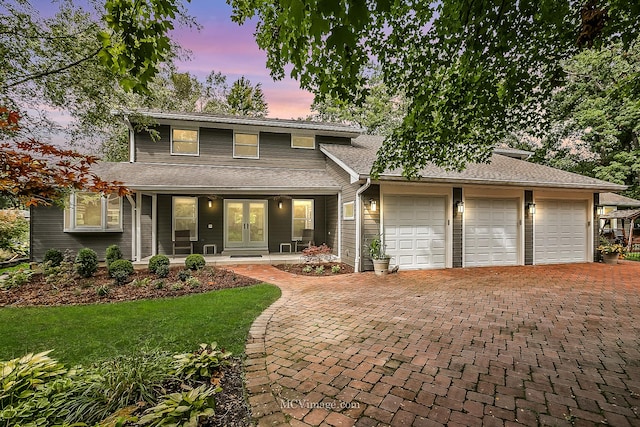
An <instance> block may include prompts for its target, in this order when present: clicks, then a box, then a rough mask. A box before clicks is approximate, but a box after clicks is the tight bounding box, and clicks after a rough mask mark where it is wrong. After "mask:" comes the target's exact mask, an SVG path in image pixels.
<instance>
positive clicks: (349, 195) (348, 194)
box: [327, 160, 360, 267]
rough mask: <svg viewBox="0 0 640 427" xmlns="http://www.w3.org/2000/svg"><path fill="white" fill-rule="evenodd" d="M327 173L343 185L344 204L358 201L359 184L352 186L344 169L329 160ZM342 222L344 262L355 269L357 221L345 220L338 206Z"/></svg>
mask: <svg viewBox="0 0 640 427" xmlns="http://www.w3.org/2000/svg"><path fill="white" fill-rule="evenodd" d="M327 172H329V174H331V176H332V177H333V178H334V179H335V180H336V181H338V183H340V185H341V191H342V203H343V204H344V203H347V202H353V201H355V199H356V191H357V190H358V188H359V187H360V186H359V185H358V184H351V183H350V177H349V174H348V173H347V172H345V171H344V169H342V168H340V167H339V166H338V165H336V164H335V163H334V162H333V161H331V160H327ZM338 209H339V212H340V220H341V221H342V236H341V237H342V262H344V263H345V264H349V265H350V266H352V267H355V263H356V220H355V219H354V220H345V219H343V213H342V206H338Z"/></svg>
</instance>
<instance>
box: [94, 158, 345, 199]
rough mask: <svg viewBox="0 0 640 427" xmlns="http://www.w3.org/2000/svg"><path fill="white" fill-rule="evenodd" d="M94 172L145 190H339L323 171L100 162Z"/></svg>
mask: <svg viewBox="0 0 640 427" xmlns="http://www.w3.org/2000/svg"><path fill="white" fill-rule="evenodd" d="M93 170H94V171H95V172H96V173H97V174H98V175H99V176H100V177H101V178H102V179H106V180H118V181H122V182H124V185H126V186H127V187H129V188H131V189H134V190H146V191H172V192H188V193H198V192H202V193H205V192H215V193H218V194H228V193H238V194H239V193H244V194H251V193H265V192H268V193H271V194H282V193H284V194H305V193H306V194H309V193H311V194H335V193H337V192H338V190H339V189H340V186H339V185H338V183H337V182H336V181H335V180H334V179H333V178H331V177H330V176H329V174H328V173H327V172H326V170H324V169H288V168H286V167H282V168H261V167H228V166H207V165H182V164H181V165H179V164H166V163H124V162H123V163H109V162H101V163H98V164H96V165H94V167H93Z"/></svg>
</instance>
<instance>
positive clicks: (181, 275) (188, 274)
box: [178, 270, 191, 282]
mask: <svg viewBox="0 0 640 427" xmlns="http://www.w3.org/2000/svg"><path fill="white" fill-rule="evenodd" d="M189 277H191V271H189V270H180V271H178V279H180V281H181V282H186V281H187V279H188V278H189Z"/></svg>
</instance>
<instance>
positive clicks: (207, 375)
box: [173, 342, 231, 380]
mask: <svg viewBox="0 0 640 427" xmlns="http://www.w3.org/2000/svg"><path fill="white" fill-rule="evenodd" d="M217 347H218V344H217V343H215V342H214V343H212V344H211V345H209V344H200V348H199V349H198V350H196V351H195V352H193V353H184V354H177V355H175V356H173V358H174V359H175V361H174V368H175V370H176V375H178V376H180V377H183V378H185V379H190V378H193V379H196V380H199V379H204V380H209V379H211V377H212V376H213V374H214V373H215V372H216V371H217V370H218V368H219V367H220V366H221V365H225V364H227V363H229V358H230V357H231V352H230V351H223V350H218V349H217Z"/></svg>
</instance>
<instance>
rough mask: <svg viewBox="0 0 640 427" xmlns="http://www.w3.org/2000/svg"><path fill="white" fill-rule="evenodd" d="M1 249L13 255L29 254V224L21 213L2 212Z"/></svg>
mask: <svg viewBox="0 0 640 427" xmlns="http://www.w3.org/2000/svg"><path fill="white" fill-rule="evenodd" d="M0 249H4V250H5V251H6V252H7V253H8V254H9V256H8V258H10V257H11V256H12V255H11V254H17V255H22V256H24V255H27V254H28V253H29V222H28V221H27V220H26V219H25V218H24V216H22V213H21V212H20V211H17V210H15V209H9V210H4V211H0Z"/></svg>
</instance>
